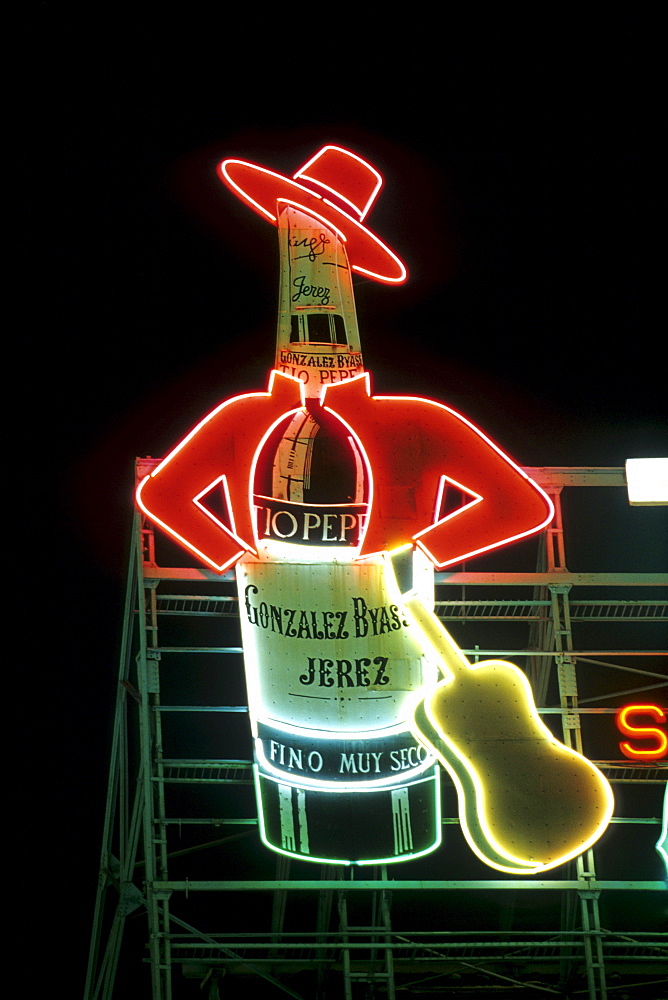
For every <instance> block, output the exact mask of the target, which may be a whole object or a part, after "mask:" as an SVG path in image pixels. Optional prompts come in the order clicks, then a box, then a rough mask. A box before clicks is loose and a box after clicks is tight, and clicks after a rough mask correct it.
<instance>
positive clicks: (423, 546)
mask: <svg viewBox="0 0 668 1000" xmlns="http://www.w3.org/2000/svg"><path fill="white" fill-rule="evenodd" d="M361 379H365V380H366V390H367V396H368V397H369V399H371V400H379V401H380V400H389V401H392V402H399V401H410V402H417V403H426V404H428V405H430V406H434V407H437V408H438V409H440V410H443V411H445V412H446V413H448V414H450V415H451V416H454V417H455V418H456V419H457V420H460V421H462V423H464V424H465V425H466V426H467V427H469V428H470V429H471V430H472V431H474V433H475V434H476V435H477V436H478V437H479V438H481V439H482V440H483V441H484V442H485V443H486V444H488V445H489V446H490V447H491V448H492V449H493V450H494V451H495V452H496V453H497V454H498V455H499V456H500V458H502V459H503V460H504V461H505V462H506V463H507V464H508V465H510V466H511V467H512V468H513V469H514V470H515V472H517V473H519V475H520V476H521V477H522V478H523V479H525V480H526V481H527V482H528V483H531V485H532V486H533V487H534V489H535V490H536V491H537V492H538V494H539V495H540V496H541V497H542V498H543V500H544V501H545V503H546V505H547V510H548V513H547V515H546V516H545V518H544V519H543V521H542V522H541V523H539V524H538V525H536V526H535V527H532V528H529V529H527V530H526V531H521V532H518V533H517V534H514V535H510V536H508V537H506V538H503V539H502V540H501V541H498V542H493V543H491V544H489V545H484V546H481V547H479V548H477V549H471V550H470V551H468V552H466V553H464V554H462V555H459V554H458V555H457V556H456V557H453V558H452V559H447V560H445V561H442V562H439V560H438V557H437V556H436V555H435V554H434V553H433V552H432V551H431V550H430V548H429V546H428V545H427V544H426V543H425V542H424V541H423V540H422V537H421V536H423V535H425V534H426V533H427V532H429V531H432V530H433V529H435V528H438V527H439V526H440V525H442V524H445V523H446V522H448V521H451V520H453V519H454V518H455V517H458V516H460V515H461V514H463V513H464V512H465V511H467V510H471V508H472V507H475V506H477V505H478V504H479V503H480V502H481V501H483V500H484V499H485V496H484V495H480V494H478V493H477V492H476V491H475V490H473V489H471V487H468V486H464V485H463V484H461V483H459V482H457V481H456V480H454V479H451V478H450V477H448V476H445V475H442V476H441V479H440V482H439V487H438V490H437V498H436V502H438V500H439V498H440V499H442V490H443V480H444V479H445V480H448V481H450V482H451V483H453V485H455V486H456V487H457V488H458V489H460V490H462V491H463V492H465V493H468V494H469V495H471V496H473V497H474V499H473V500H472V501H471V503H468V504H465V505H464V506H463V507H460V508H458V509H457V510H455V511H452V512H451V513H450V514H447V515H445V517H442V518H440V519H439V520H437V521H435V522H434V523H432V524H429V525H427V527H425V528H422V529H421V530H420V531H417V532H416V533H415V534H414V535H412V538H413V540H414V541H415V543H416V545H417V546H418V547H419V548H420V549H422V551H423V552H424V553H425V555H426V556H427V557H428V558H429V559H430V560H431V562H432V563H433V564H434V565H435V566H436V567H438V568H439V569H443V568H444V567H446V566H451V565H456V564H458V563H461V562H463V561H464V560H465V559H468V558H470V557H471V556H475V555H479V554H480V553H482V552H489V551H492V550H493V549H496V548H499V547H501V546H504V545H508V544H510V543H511V542H515V541H518V540H519V539H521V538H526V537H528V536H529V535H533V534H536V533H537V532H539V531H542V529H543V528H545V527H546V526H547V525H548V524H550V522H551V521H552V519H553V517H554V504H553V503H552V500H551V499H550V497H549V496H548V495H547V493H545V492H544V490H542V489H541V488H540V486H538V484H537V483H536V482H534V480H533V479H531V478H530V477H529V476H528V475H527V474H526V472H524V471H523V470H522V469H520V467H519V466H518V465H517V464H516V463H515V462H513V460H512V459H511V458H509V456H508V455H506V454H505V452H503V451H502V450H501V448H499V446H498V445H497V444H495V443H494V441H492V440H491V438H489V437H488V436H487V435H486V434H485V433H483V431H481V430H480V428H478V427H476V425H475V424H474V423H472V421H470V420H468V419H467V418H466V417H464V416H463V415H462V414H461V413H458V412H457V411H456V410H453V409H452V407H449V406H446V405H445V404H444V403H439V402H437V401H436V400H433V399H427V398H425V397H420V396H372V395H371V382H370V376H369V372H361V373H360V374H359V375H355V376H354V377H353V378H349V379H346V380H345V381H344V382H339V383H334V384H330V385H326V386H325V387H324V392H323V394H322V397H321V398H322V401H323V402H322V405H323V407H324V408H325V409H327V410H328V411H329V412H332V413H334V414H335V416H337V417H338V418H339V420H341V421H342V422H343V423H344V424H346V426H347V427H349V429H350V431H351V433H352V434H353V436H354V437H355V439H356V440H357V441H358V442H359V445H360V448H361V451H362V454H363V455H364V456H365V461H366V465H367V470H368V472H369V476H370V482H373V479H372V476H371V466H370V463H369V460H368V458H367V449H366V448H365V447H364V444H363V442H362V441H361V439H360V438H359V436H358V435H357V434H356V433H355V431H354V430H353V428H352V427H350V425H349V424H348V423H347V422H346V420H345V419H344V418H343V417H342V416H341V414H340V413H339V412H338V411H337V410H335V409H334V408H333V407H329V406H326V405H325V401H326V399H327V392H328V391H333V392H336V390H337V389H339V388H341V387H342V386H350V385H351V384H352V383H353V382H356V381H358V380H361ZM372 497H373V494H372V493H371V494H370V501H369V517H368V518H367V523H366V525H365V537H366V529H368V526H369V524H370V523H371V513H372V509H373V508H372V502H371V500H372ZM436 510H438V508H436ZM403 544H405V543H402V544H401V545H398V546H395V547H394V548H393V549H391V550H390V551H395V550H396V549H399V548H401V547H402V546H403ZM362 547H363V546H362ZM384 551H387V550H385V549H378V550H374V551H371V552H364V554H363V556H362V558H364V559H366V558H370V557H373V556H376V555H379V554H381V553H382V552H384Z"/></svg>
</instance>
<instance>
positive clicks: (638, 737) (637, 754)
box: [615, 705, 668, 760]
mask: <svg viewBox="0 0 668 1000" xmlns="http://www.w3.org/2000/svg"><path fill="white" fill-rule="evenodd" d="M642 716H646V717H649V718H650V719H652V720H653V721H654V722H655V723H660V725H654V726H652V725H649V726H648V725H647V724H646V723H645V724H641V725H637V724H634V723H636V722H637V721H642ZM638 717H640V720H639V719H638ZM615 722H616V723H617V728H618V729H619V731H620V733H622V734H623V735H624V736H630V737H631V738H632V740H633V742H632V743H629V742H628V740H623V741H622V742H620V744H619V749H620V750H621V751H622V753H623V754H624V756H625V757H628V758H629V759H630V760H660V759H661V758H662V757H665V756H666V753H667V752H668V735H666V728H665V726H666V713H665V712H664V710H663V709H662V708H660V707H659V706H658V705H624V707H623V708H620V709H619V711H618V712H617V714H616V715H615ZM638 741H640V743H638Z"/></svg>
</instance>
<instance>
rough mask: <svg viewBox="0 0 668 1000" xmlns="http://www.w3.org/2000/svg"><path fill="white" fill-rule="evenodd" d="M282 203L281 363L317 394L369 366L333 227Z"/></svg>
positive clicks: (348, 271)
mask: <svg viewBox="0 0 668 1000" xmlns="http://www.w3.org/2000/svg"><path fill="white" fill-rule="evenodd" d="M278 207H279V212H278V233H279V247H280V286H279V309H278V331H277V339H276V368H277V369H278V370H279V371H281V372H283V373H284V374H286V375H292V376H293V377H295V378H299V379H300V381H302V382H303V383H304V389H305V393H306V396H307V398H308V399H318V398H320V397H321V396H322V394H323V392H324V390H325V389H326V387H327V386H329V385H334V384H337V383H338V382H342V381H344V380H346V379H349V378H351V377H352V376H354V375H358V374H360V372H362V371H363V370H364V369H363V361H362V352H361V348H360V337H359V329H358V326H357V314H356V311H355V298H354V294H353V286H352V276H351V275H352V272H351V269H350V264H349V262H348V257H347V254H346V250H345V244H344V242H343V240H342V239H341V238H340V237H339V235H338V234H337V233H336V232H335V231H334V229H332V228H330V227H329V226H327V225H326V224H325V223H324V222H323V221H322V220H320V219H316V218H315V217H313V216H311V215H309V214H308V213H307V212H306V211H305V210H303V209H301V208H297V207H295V206H293V205H286V206H285V207H283V208H282V209H281V208H280V205H279V206H278Z"/></svg>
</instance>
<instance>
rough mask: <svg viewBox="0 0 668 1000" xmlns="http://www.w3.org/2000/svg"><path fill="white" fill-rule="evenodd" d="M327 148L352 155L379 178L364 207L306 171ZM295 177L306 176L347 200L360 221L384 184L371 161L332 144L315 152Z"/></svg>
mask: <svg viewBox="0 0 668 1000" xmlns="http://www.w3.org/2000/svg"><path fill="white" fill-rule="evenodd" d="M327 149H334V150H336V152H337V153H343V154H344V155H345V156H350V157H351V159H353V160H357V162H358V163H361V164H362V166H363V167H366V168H367V169H368V171H369V173H372V174H374V176H375V177H376V179H377V184H376V187H375V188H374V190H373V192H372V194H371V196H370V197H369V199H368V201H367V203H366V205H365V206H364V208H360V207H359V205H355V204H354V202H352V201H351V200H350V198H346V197H344V195H342V194H341V192H340V191H335V190H334V188H331V187H330V186H329V184H325V183H323V181H319V180H317V179H316V178H315V177H311V176H310V175H309V174H307V173H306V171H307V170H308V168H309V167H310V166H311V164H312V163H315V161H316V160H317V159H319V158H320V157H321V156H322V154H323V153H324V152H325V150H327ZM293 177H295V178H297V177H306V178H307V180H309V181H310V182H311V183H312V184H317V185H318V187H322V188H325V190H326V191H330V192H331V193H332V194H333V195H334V196H335V197H337V198H340V199H341V201H345V203H346V204H347V205H350V207H351V208H352V209H353V210H354V211H355V212H357V214H358V215H359V219H360V222H361V221H362V219H364V218H365V216H366V214H367V212H368V211H369V209H370V208H371V206H372V205H373V203H374V201H375V200H376V197H377V195H378V192H379V191H380V189H381V187H382V186H383V177H382V174H380V173H379V172H378V171H377V170H376V168H375V167H372V166H371V164H370V163H367V161H366V160H363V159H362V157H361V156H358V155H357V154H356V153H353V152H351V151H350V150H349V149H344V148H343V146H332V145H327V146H323V147H322V149H319V150H318V152H317V153H315V154H314V155H313V156H312V157H311V159H310V160H308V161H307V162H306V163H305V164H304V166H303V167H300V168H299V170H298V171H297V173H296V174H293Z"/></svg>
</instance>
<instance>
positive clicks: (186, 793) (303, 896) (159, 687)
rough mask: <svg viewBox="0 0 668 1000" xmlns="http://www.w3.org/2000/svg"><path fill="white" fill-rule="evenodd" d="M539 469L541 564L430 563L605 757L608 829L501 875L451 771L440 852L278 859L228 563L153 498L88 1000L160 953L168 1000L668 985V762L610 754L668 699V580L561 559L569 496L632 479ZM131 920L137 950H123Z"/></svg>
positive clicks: (603, 994) (593, 752)
mask: <svg viewBox="0 0 668 1000" xmlns="http://www.w3.org/2000/svg"><path fill="white" fill-rule="evenodd" d="M150 464H151V461H150V460H144V461H140V462H139V463H138V471H139V473H140V474H143V473H144V471H145V469H146V468H147V467H148V466H150ZM527 472H528V473H529V474H530V475H531V476H532V477H533V478H534V479H536V481H537V482H539V483H540V484H541V485H542V486H543V487H544V488H545V489H546V490H547V491H548V492H549V493H550V494H551V496H552V498H553V500H554V502H555V506H556V510H557V516H556V517H555V520H554V522H553V524H552V525H551V526H550V528H549V529H548V530H547V531H546V532H545V533H544V535H543V536H542V540H540V541H539V548H538V557H537V561H536V552H535V547H536V543H535V542H534V543H532V546H529V545H528V544H527V543H522V545H523V546H524V549H523V550H522V554H521V557H522V558H523V559H528V558H531V559H532V565H531V569H527V570H525V571H522V570H521V569H519V570H517V569H514V570H513V571H511V572H508V571H502V572H501V571H497V570H496V569H495V568H494V567H491V568H489V569H485V570H481V571H479V572H468V571H466V570H463V571H461V572H447V573H438V574H437V602H436V613H437V614H438V616H439V617H440V618H441V619H442V620H443V621H444V622H446V623H447V624H448V628H449V629H450V630H452V631H453V634H455V635H456V638H457V640H458V642H459V644H460V645H461V647H462V648H463V649H464V651H465V652H466V653H467V654H468V655H470V656H471V657H472V658H473V659H479V658H482V657H487V656H489V655H492V656H499V655H503V656H508V657H510V658H512V659H515V660H516V662H518V664H519V665H521V666H522V667H523V669H525V670H526V672H527V674H528V676H529V678H530V680H531V683H532V686H533V689H534V692H535V695H536V702H537V705H538V706H539V711H540V712H541V714H542V717H543V719H544V721H545V722H546V724H547V725H552V726H554V725H557V726H559V727H560V728H559V729H558V730H557V729H555V733H557V734H558V735H559V738H560V739H562V740H563V742H564V743H566V744H567V745H568V746H571V747H573V748H575V749H576V750H578V751H580V752H584V753H585V755H586V756H588V757H590V759H594V760H596V763H597V764H598V765H599V767H600V768H601V769H602V770H603V771H604V773H606V775H607V777H608V779H609V780H610V781H611V782H612V783H613V785H614V788H615V792H616V798H617V806H616V809H615V815H614V818H613V821H612V823H611V825H610V827H609V828H608V831H607V832H606V833H605V834H604V836H603V837H602V839H601V841H600V842H599V843H598V844H597V845H596V846H595V848H592V849H590V850H588V851H586V852H585V854H584V855H582V856H581V857H579V858H578V859H577V860H576V861H575V862H570V863H568V864H565V865H563V866H562V867H561V868H557V869H555V871H554V872H553V873H551V874H553V876H554V877H552V878H550V879H524V878H519V877H517V878H507V877H504V876H503V875H502V874H501V873H500V872H499V873H494V872H491V871H490V869H487V868H485V866H484V865H482V864H481V862H479V861H478V859H477V858H475V857H474V856H472V855H471V854H470V852H469V851H468V848H467V846H466V844H465V842H464V840H463V838H462V836H461V834H460V831H459V820H458V818H457V810H456V799H455V796H454V791H453V789H452V787H451V784H450V781H449V778H448V777H447V775H445V774H444V775H443V779H442V780H443V802H444V809H443V812H444V819H443V823H444V834H445V836H444V845H443V846H442V847H441V849H440V850H439V851H438V852H437V853H436V854H434V855H430V856H427V857H424V858H420V859H416V860H413V861H408V862H404V863H401V864H400V865H396V866H385V865H384V866H378V867H377V868H372V869H368V868H356V867H355V866H351V867H344V866H334V865H318V866H316V865H314V864H313V863H309V862H301V861H298V862H296V861H294V860H293V861H291V860H289V859H288V858H285V857H282V856H276V855H273V854H271V853H270V852H269V851H268V850H267V849H266V848H265V847H264V846H263V845H261V843H260V841H259V838H258V836H257V812H256V806H255V800H254V797H253V791H252V788H253V780H252V767H251V739H250V731H249V726H248V711H247V706H246V703H245V689H244V680H243V660H242V650H241V646H240V639H239V627H238V606H237V600H236V591H235V587H234V578H233V576H232V574H230V573H228V574H225V575H224V576H222V577H220V576H218V575H217V574H215V573H213V572H210V571H208V570H205V569H201V568H199V567H195V566H193V565H192V563H190V564H184V565H179V563H183V562H184V560H185V559H186V558H187V557H185V556H184V554H183V553H182V552H180V550H179V552H177V550H176V549H174V548H172V547H171V543H170V542H169V541H167V540H162V539H156V538H155V537H154V535H153V531H152V529H151V528H150V527H148V526H147V525H145V524H144V523H143V522H142V521H141V519H140V517H139V515H137V518H136V522H135V529H134V545H133V555H132V559H131V564H130V568H129V573H128V582H127V592H126V602H125V615H124V630H123V639H122V649H121V656H120V670H119V680H118V689H117V701H116V716H115V724H114V732H113V745H112V751H111V766H110V774H109V785H108V794H107V804H106V815H105V823H104V833H103V839H102V849H101V860H100V873H99V882H98V891H97V899H96V906H95V916H94V924H93V932H92V937H91V947H90V957H89V966H88V974H87V980H86V992H85V1000H111V998H112V997H115V996H121V995H122V994H123V990H124V986H123V983H124V982H127V981H128V977H130V979H131V980H132V981H137V980H139V979H140V977H141V975H142V974H143V973H142V968H146V967H147V966H148V968H149V969H150V980H148V978H147V981H146V994H145V995H147V996H148V995H149V992H148V991H149V990H152V993H151V995H152V997H153V1000H171V998H172V997H182V996H183V997H188V996H202V995H204V996H208V997H209V998H210V1000H215V998H218V997H221V998H230V1000H231V998H234V997H236V996H237V995H241V990H242V989H243V990H247V989H248V983H249V980H252V979H256V980H258V981H260V982H261V983H262V984H263V986H262V988H263V992H262V995H263V996H266V997H273V996H276V997H280V996H291V997H294V998H298V1000H299V998H301V1000H309V998H312V997H316V998H318V1000H325V998H331V997H342V998H345V1000H354V998H356V997H365V998H371V997H388V998H390V1000H394V998H395V996H396V993H397V991H398V990H399V989H401V995H402V996H406V997H410V996H414V995H415V996H417V995H418V993H419V995H432V996H441V995H447V996H459V995H461V996H465V995H466V996H469V995H470V993H471V991H473V990H475V989H476V988H477V989H478V990H479V991H480V989H484V988H485V985H486V986H487V988H489V990H490V991H491V990H492V989H493V991H494V995H498V996H500V997H504V996H506V992H505V991H506V990H507V995H510V994H511V992H512V995H513V996H520V997H521V996H534V995H535V993H536V992H540V993H541V994H542V993H543V992H544V993H547V994H549V993H552V994H553V995H555V996H561V997H565V996H571V994H579V995H583V996H585V995H586V996H587V997H588V998H589V1000H606V998H607V997H608V996H609V995H610V996H611V998H612V997H614V996H615V995H619V994H616V993H614V992H611V990H610V980H611V978H612V979H614V986H615V989H618V988H620V986H621V985H624V987H625V988H627V987H630V986H632V985H633V984H635V987H634V988H636V989H638V990H640V991H641V992H638V993H637V995H638V996H648V997H649V996H651V995H656V996H659V995H661V989H665V987H657V989H658V990H659V992H657V993H655V994H652V993H651V992H642V991H643V990H646V991H649V990H651V989H652V985H651V984H652V983H653V982H655V983H659V982H663V983H665V982H666V980H665V969H666V962H667V959H668V949H667V941H666V938H667V935H666V933H665V927H663V928H662V927H661V893H662V892H665V890H666V882H665V881H664V880H663V877H664V876H665V868H664V866H663V864H662V860H661V858H660V857H659V855H658V854H657V853H656V852H655V851H654V844H655V842H656V841H657V839H658V837H659V833H660V815H661V801H662V796H663V792H664V786H665V779H666V770H665V768H666V760H665V759H664V760H661V761H653V762H651V763H647V764H645V763H638V762H636V761H631V760H627V759H611V758H612V754H611V753H610V747H611V746H614V745H615V740H614V736H613V737H612V738H611V733H612V731H613V715H614V713H615V711H616V709H617V708H618V707H619V705H620V704H623V703H624V700H625V699H626V700H628V698H629V697H630V696H633V697H634V698H635V697H636V695H638V694H640V693H642V697H643V699H649V700H654V701H656V702H659V701H660V700H665V695H666V687H665V686H666V652H665V647H666V623H667V622H668V574H661V573H645V572H623V571H621V572H609V571H607V570H606V571H605V572H596V571H587V572H577V573H573V572H569V570H568V569H567V567H566V545H565V542H564V538H565V532H564V527H563V522H562V494H563V492H564V491H565V490H570V489H572V488H575V489H579V488H580V487H591V486H594V487H599V486H607V487H615V488H617V489H619V488H620V487H621V488H624V475H623V470H621V469H529V470H527ZM600 529H601V530H605V528H604V526H600ZM156 544H157V545H158V546H163V547H164V549H165V554H166V558H167V562H171V565H162V566H161V565H158V561H157V557H156ZM159 555H160V559H161V561H162V560H163V553H162V552H161V553H159ZM497 559H498V557H497ZM471 590H473V591H474V593H475V597H474V598H472V597H470V596H469V593H470V591H471ZM592 593H594V595H595V596H594V597H592V596H591V595H592ZM621 622H623V623H625V626H628V627H625V629H624V630H623V632H624V635H627V634H628V635H630V641H624V638H623V636H622V635H621V634H620V632H619V627H618V623H621ZM609 625H610V626H611V627H610V628H608V626H609ZM602 627H605V628H604V630H603V629H602ZM629 629H630V631H629ZM469 635H470V636H471V638H470V639H469V638H468V636H469ZM662 643H663V649H662V648H661V644H662ZM645 692H647V694H645ZM598 748H600V750H599V749H598ZM601 751H603V752H604V753H607V757H606V759H602V753H601ZM599 758H601V759H599ZM495 874H496V875H499V876H500V877H498V878H495V877H494V875H495ZM137 917H139V918H140V919H141V921H142V926H144V927H145V928H146V933H145V941H146V942H147V945H148V961H146V960H145V962H144V964H143V966H142V955H141V954H136V955H135V954H134V953H132V954H127V955H126V954H125V952H126V951H127V949H124V950H123V949H122V948H121V945H122V942H123V938H124V930H125V929H126V925H127V923H128V920H129V919H131V920H132V921H133V924H134V925H136V923H137V921H136V919H135V918H137ZM149 982H150V985H149ZM116 989H118V992H115V990H116ZM202 989H204V992H202ZM207 991H208V992H207ZM237 991H238V992H237ZM440 991H443V992H440ZM634 995H636V994H634Z"/></svg>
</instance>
